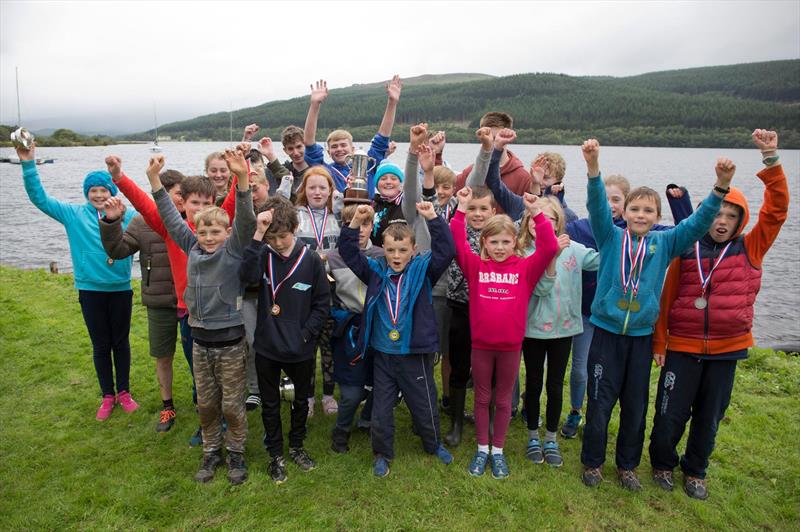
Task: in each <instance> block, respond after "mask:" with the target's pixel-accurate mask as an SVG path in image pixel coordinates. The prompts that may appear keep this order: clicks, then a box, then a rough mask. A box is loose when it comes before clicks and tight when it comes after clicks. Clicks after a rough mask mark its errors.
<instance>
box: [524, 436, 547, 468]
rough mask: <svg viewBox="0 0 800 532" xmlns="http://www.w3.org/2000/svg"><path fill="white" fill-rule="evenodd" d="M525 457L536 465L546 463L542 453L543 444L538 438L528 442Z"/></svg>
mask: <svg viewBox="0 0 800 532" xmlns="http://www.w3.org/2000/svg"><path fill="white" fill-rule="evenodd" d="M525 456H526V457H527V458H528V460H530V461H531V462H533V463H534V464H541V463H542V462H544V454H543V453H542V444H541V443H539V440H537V439H536V438H531V439H530V440H528V448H527V449H525Z"/></svg>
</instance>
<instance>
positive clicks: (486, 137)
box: [475, 126, 493, 151]
mask: <svg viewBox="0 0 800 532" xmlns="http://www.w3.org/2000/svg"><path fill="white" fill-rule="evenodd" d="M475 136H476V137H478V142H480V143H481V148H483V150H484V151H489V150H491V149H492V140H493V139H492V130H491V128H488V127H485V126H484V127H482V128H479V129H477V130H476V131H475Z"/></svg>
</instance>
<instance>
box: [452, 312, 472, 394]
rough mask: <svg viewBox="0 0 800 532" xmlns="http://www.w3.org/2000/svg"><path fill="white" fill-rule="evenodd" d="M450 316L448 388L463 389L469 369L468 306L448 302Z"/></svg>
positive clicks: (470, 350)
mask: <svg viewBox="0 0 800 532" xmlns="http://www.w3.org/2000/svg"><path fill="white" fill-rule="evenodd" d="M447 304H448V306H449V307H450V308H451V309H452V310H453V313H452V315H451V316H450V352H449V353H448V354H447V356H448V357H449V358H450V386H451V387H453V388H460V389H465V388H466V387H467V381H469V374H470V368H471V360H470V356H471V354H472V339H471V337H470V328H469V305H466V304H463V303H456V302H454V301H448V302H447Z"/></svg>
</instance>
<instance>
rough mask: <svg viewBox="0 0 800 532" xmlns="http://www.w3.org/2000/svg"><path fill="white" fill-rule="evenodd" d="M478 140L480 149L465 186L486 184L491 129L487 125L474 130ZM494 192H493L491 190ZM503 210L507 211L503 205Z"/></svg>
mask: <svg viewBox="0 0 800 532" xmlns="http://www.w3.org/2000/svg"><path fill="white" fill-rule="evenodd" d="M475 136H476V137H478V141H479V142H480V143H481V149H480V150H479V151H478V156H477V157H475V164H473V165H472V169H471V170H470V171H469V175H468V176H467V182H466V186H468V187H477V186H478V185H483V184H486V178H487V175H486V174H487V172H488V171H489V162H490V160H491V158H492V130H491V129H489V128H488V127H482V128H479V129H478V130H477V131H476V132H475ZM497 167H498V172H497V176H498V177H497V179H498V181H499V180H500V170H499V168H500V165H499V163H498V166H497ZM492 193H494V192H492ZM503 210H505V211H506V212H508V210H506V208H505V207H503Z"/></svg>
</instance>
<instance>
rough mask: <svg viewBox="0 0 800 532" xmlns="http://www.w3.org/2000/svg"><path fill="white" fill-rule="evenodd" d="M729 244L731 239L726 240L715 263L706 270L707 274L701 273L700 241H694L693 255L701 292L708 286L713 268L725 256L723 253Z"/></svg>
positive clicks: (714, 268) (726, 250)
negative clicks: (726, 243)
mask: <svg viewBox="0 0 800 532" xmlns="http://www.w3.org/2000/svg"><path fill="white" fill-rule="evenodd" d="M731 244H733V241H731V242H728V245H727V246H725V249H723V250H722V253H720V254H719V257H718V258H717V262H716V264H714V266H712V268H711V271H709V272H708V275H703V263H702V261H701V260H700V242H695V243H694V255H695V258H696V259H697V273H698V274H699V275H700V289H701V291H702V292H703V294H705V293H706V288H707V287H708V283H709V281H711V276H712V275H713V274H714V270H716V269H717V266H719V265H720V264H721V263H722V259H724V258H725V254H726V253H727V252H728V248H730V247H731Z"/></svg>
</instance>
